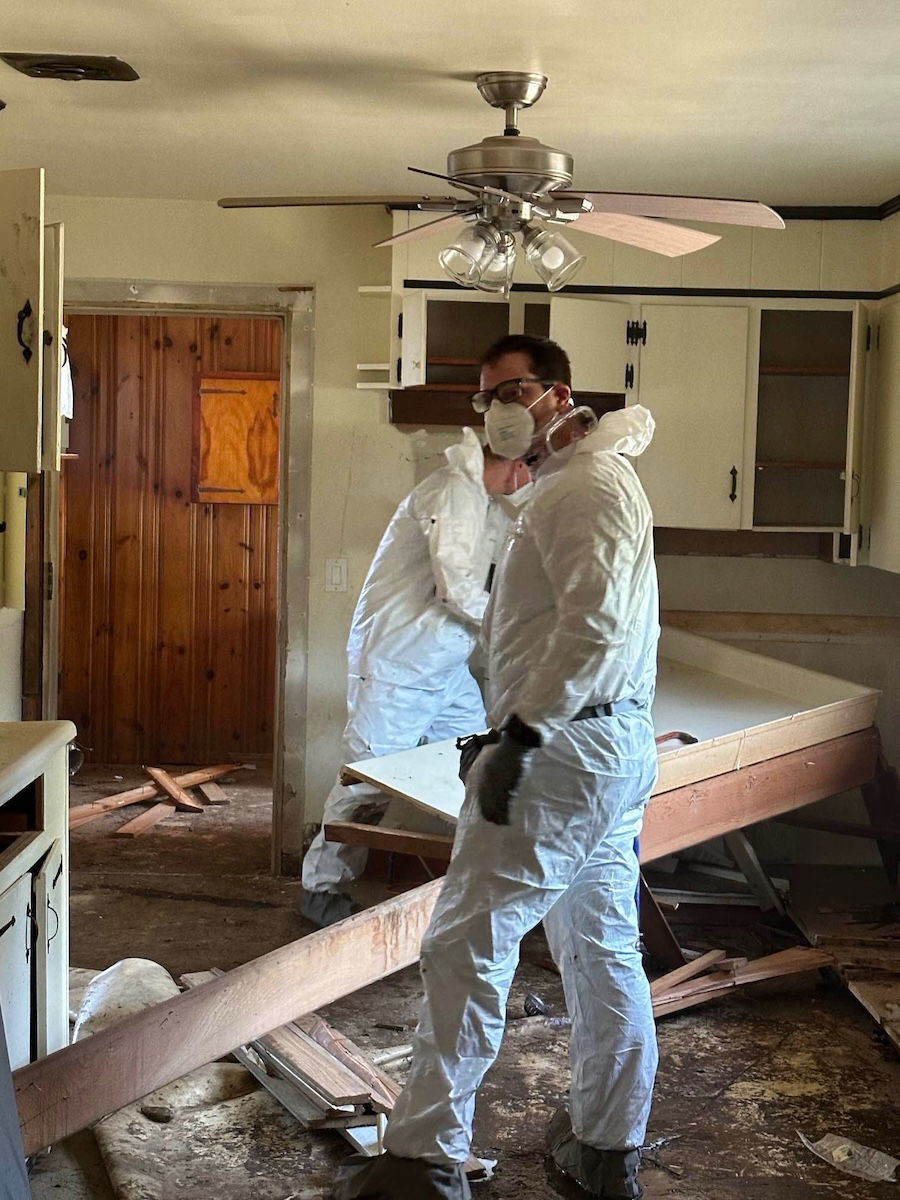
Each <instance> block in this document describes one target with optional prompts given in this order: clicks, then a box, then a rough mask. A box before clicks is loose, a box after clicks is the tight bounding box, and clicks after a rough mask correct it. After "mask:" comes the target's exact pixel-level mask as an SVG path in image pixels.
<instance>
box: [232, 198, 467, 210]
mask: <svg viewBox="0 0 900 1200" xmlns="http://www.w3.org/2000/svg"><path fill="white" fill-rule="evenodd" d="M429 198H430V197H429ZM421 199H422V197H421V196H224V197H223V198H222V199H221V200H220V201H219V202H218V203H219V208H312V207H314V206H315V205H317V204H347V205H356V204H385V205H388V204H389V205H397V206H398V207H404V208H415V207H416V205H417V204H418V203H419V201H420V200H421ZM455 203H456V201H455V200H454V199H453V198H452V197H450V196H448V197H447V204H455Z"/></svg>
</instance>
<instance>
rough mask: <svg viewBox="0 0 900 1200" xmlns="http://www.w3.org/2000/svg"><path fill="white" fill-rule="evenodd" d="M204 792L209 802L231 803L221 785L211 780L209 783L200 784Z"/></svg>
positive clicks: (204, 797) (205, 798) (204, 796)
mask: <svg viewBox="0 0 900 1200" xmlns="http://www.w3.org/2000/svg"><path fill="white" fill-rule="evenodd" d="M198 786H199V788H200V791H201V792H202V793H203V799H204V800H205V801H206V803H207V804H230V803H231V802H230V800H229V799H228V797H227V796H226V795H225V793H224V792H223V791H222V789H221V788H220V787H219V785H218V784H217V783H216V782H214V781H213V780H210V782H209V783H201V784H199V785H198Z"/></svg>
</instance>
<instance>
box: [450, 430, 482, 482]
mask: <svg viewBox="0 0 900 1200" xmlns="http://www.w3.org/2000/svg"><path fill="white" fill-rule="evenodd" d="M444 457H445V458H446V460H447V462H448V463H449V464H450V466H451V467H454V468H455V469H456V470H457V471H462V473H463V474H464V475H467V476H468V477H469V479H474V480H477V481H478V482H479V483H480V484H481V485H482V487H483V486H484V451H483V450H482V448H481V442H480V441H479V439H478V434H477V433H476V432H475V430H474V429H470V428H469V427H468V426H466V427H465V428H464V429H463V431H462V440H461V441H459V442H457V443H456V444H455V445H453V446H448V447H447V449H446V450H445V451H444Z"/></svg>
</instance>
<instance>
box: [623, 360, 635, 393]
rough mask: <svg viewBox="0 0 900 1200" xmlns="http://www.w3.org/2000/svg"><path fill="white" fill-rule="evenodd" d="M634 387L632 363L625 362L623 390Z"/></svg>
mask: <svg viewBox="0 0 900 1200" xmlns="http://www.w3.org/2000/svg"><path fill="white" fill-rule="evenodd" d="M633 387H634V363H626V364H625V391H626V392H627V391H628V389H629V388H633Z"/></svg>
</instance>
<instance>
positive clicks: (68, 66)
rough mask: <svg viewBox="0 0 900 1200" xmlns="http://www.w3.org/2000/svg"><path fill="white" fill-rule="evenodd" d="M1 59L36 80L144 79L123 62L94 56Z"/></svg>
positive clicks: (40, 56)
mask: <svg viewBox="0 0 900 1200" xmlns="http://www.w3.org/2000/svg"><path fill="white" fill-rule="evenodd" d="M0 58H2V59H3V61H4V62H5V63H8V64H9V65H10V66H11V67H12V68H13V70H15V71H21V72H22V74H23V75H30V76H31V77H32V79H67V80H70V81H72V82H76V81H78V80H80V79H90V80H93V81H94V82H95V83H98V82H101V81H105V80H128V81H130V80H133V79H140V75H138V73H137V71H135V69H134V67H130V66H129V65H128V63H127V62H122V60H121V58H113V57H110V58H102V57H100V56H98V55H93V54H0Z"/></svg>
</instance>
